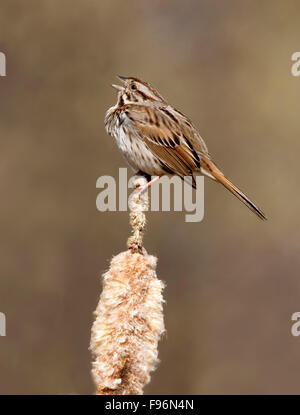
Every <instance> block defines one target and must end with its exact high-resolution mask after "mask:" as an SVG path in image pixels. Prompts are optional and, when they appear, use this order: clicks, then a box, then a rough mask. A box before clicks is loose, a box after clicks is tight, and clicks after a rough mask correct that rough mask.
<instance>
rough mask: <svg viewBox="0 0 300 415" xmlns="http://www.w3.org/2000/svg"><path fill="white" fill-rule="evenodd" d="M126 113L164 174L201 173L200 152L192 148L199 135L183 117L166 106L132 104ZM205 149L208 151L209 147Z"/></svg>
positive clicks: (185, 174) (187, 174) (189, 174)
mask: <svg viewBox="0 0 300 415" xmlns="http://www.w3.org/2000/svg"><path fill="white" fill-rule="evenodd" d="M126 111H128V117H129V118H130V119H131V121H132V122H133V124H134V127H135V131H136V134H137V135H138V137H139V139H141V140H143V141H144V143H145V144H146V145H147V146H148V148H149V150H150V151H151V152H152V153H153V154H154V155H155V156H156V157H157V158H158V159H159V160H160V163H161V165H162V167H163V168H164V169H165V171H167V172H169V173H173V174H177V175H179V176H181V177H184V176H192V175H193V172H194V171H197V170H198V171H199V169H200V154H199V153H200V151H199V150H198V151H196V150H195V145H193V142H195V140H197V139H198V137H196V134H198V133H197V132H196V130H195V129H194V127H193V126H192V125H191V123H190V122H189V121H187V120H186V119H185V118H184V116H183V115H181V114H180V113H178V112H176V111H175V110H171V109H169V107H167V106H166V107H162V106H160V107H154V106H151V107H150V106H146V105H145V106H141V105H130V106H128V108H127V110H126ZM204 146H205V144H204ZM198 147H199V148H201V143H199V144H198ZM203 150H204V151H205V152H207V149H206V147H205V148H203ZM193 182H194V179H193Z"/></svg>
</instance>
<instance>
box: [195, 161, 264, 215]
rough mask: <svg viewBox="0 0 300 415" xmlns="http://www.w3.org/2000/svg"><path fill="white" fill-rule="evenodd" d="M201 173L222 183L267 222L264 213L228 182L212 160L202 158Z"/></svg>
mask: <svg viewBox="0 0 300 415" xmlns="http://www.w3.org/2000/svg"><path fill="white" fill-rule="evenodd" d="M201 166H202V168H201V171H202V172H203V173H204V174H206V175H207V176H210V177H211V176H212V178H214V179H215V180H217V181H218V182H219V183H221V184H222V185H223V186H224V187H226V189H228V190H229V191H230V192H231V193H233V194H234V195H235V196H236V197H237V198H238V199H239V200H240V201H241V202H243V203H244V204H245V205H246V206H247V207H248V208H249V209H250V210H252V212H254V213H255V214H256V215H257V216H258V217H259V218H260V219H262V220H267V217H266V215H265V214H264V212H263V211H262V210H261V209H259V208H258V207H257V206H256V205H255V204H254V203H253V202H251V200H250V199H249V198H248V197H247V196H246V195H245V194H244V193H243V192H242V191H241V190H240V189H238V188H237V187H236V186H235V185H234V184H233V183H231V181H230V180H228V179H227V178H226V177H225V176H224V174H223V173H222V172H221V170H219V169H218V167H217V166H216V165H215V163H214V162H213V161H211V160H210V159H208V158H206V157H203V158H201Z"/></svg>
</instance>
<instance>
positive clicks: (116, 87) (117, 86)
mask: <svg viewBox="0 0 300 415" xmlns="http://www.w3.org/2000/svg"><path fill="white" fill-rule="evenodd" d="M112 87H113V88H115V89H117V90H118V91H124V89H125V88H124V87H123V86H121V85H115V84H112Z"/></svg>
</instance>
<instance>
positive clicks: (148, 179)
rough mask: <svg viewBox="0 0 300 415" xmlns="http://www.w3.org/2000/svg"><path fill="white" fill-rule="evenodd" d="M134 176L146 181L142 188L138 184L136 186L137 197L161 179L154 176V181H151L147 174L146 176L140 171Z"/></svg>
mask: <svg viewBox="0 0 300 415" xmlns="http://www.w3.org/2000/svg"><path fill="white" fill-rule="evenodd" d="M135 175H136V176H143V177H145V178H146V180H147V182H148V183H147V184H146V185H144V186H141V185H140V184H139V183H137V184H136V191H137V193H138V195H139V197H141V195H142V194H143V193H144V192H145V191H146V190H148V189H149V188H150V186H152V184H153V183H155V182H156V181H157V180H159V179H160V178H161V176H155V177H154V179H151V176H150V175H149V174H146V173H144V172H142V171H138V172H137V173H136V174H135Z"/></svg>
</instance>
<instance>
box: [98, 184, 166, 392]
mask: <svg viewBox="0 0 300 415" xmlns="http://www.w3.org/2000/svg"><path fill="white" fill-rule="evenodd" d="M141 181H142V182H145V179H144V178H141V177H139V178H137V179H136V183H139V184H140V183H141ZM129 209H130V224H131V226H132V233H133V234H132V236H131V237H130V238H129V239H128V241H127V246H128V248H129V249H128V251H125V252H122V253H120V254H118V255H116V256H115V257H113V259H112V261H111V264H110V268H109V270H108V271H107V272H106V273H105V274H104V275H103V290H102V293H101V295H100V300H99V303H98V306H97V308H96V311H95V321H94V323H93V327H92V336H91V345H90V349H91V351H92V355H93V367H92V376H93V379H94V382H95V385H96V393H97V394H99V395H129V394H142V393H143V387H144V386H145V385H146V384H147V383H148V382H149V381H150V372H151V371H153V370H154V369H155V367H156V364H157V363H158V359H157V356H158V350H157V346H158V341H159V338H160V336H161V335H162V333H163V332H164V330H165V329H164V321H163V306H162V305H163V297H162V290H163V288H164V285H163V283H162V282H161V281H160V280H158V279H157V276H156V263H157V258H156V257H154V256H151V255H148V254H147V252H146V250H145V249H144V248H143V233H144V230H145V224H146V217H145V213H144V212H145V211H146V210H148V198H147V195H146V194H145V195H142V196H139V195H138V193H137V192H136V191H134V192H133V194H132V195H131V197H130V199H129Z"/></svg>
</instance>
